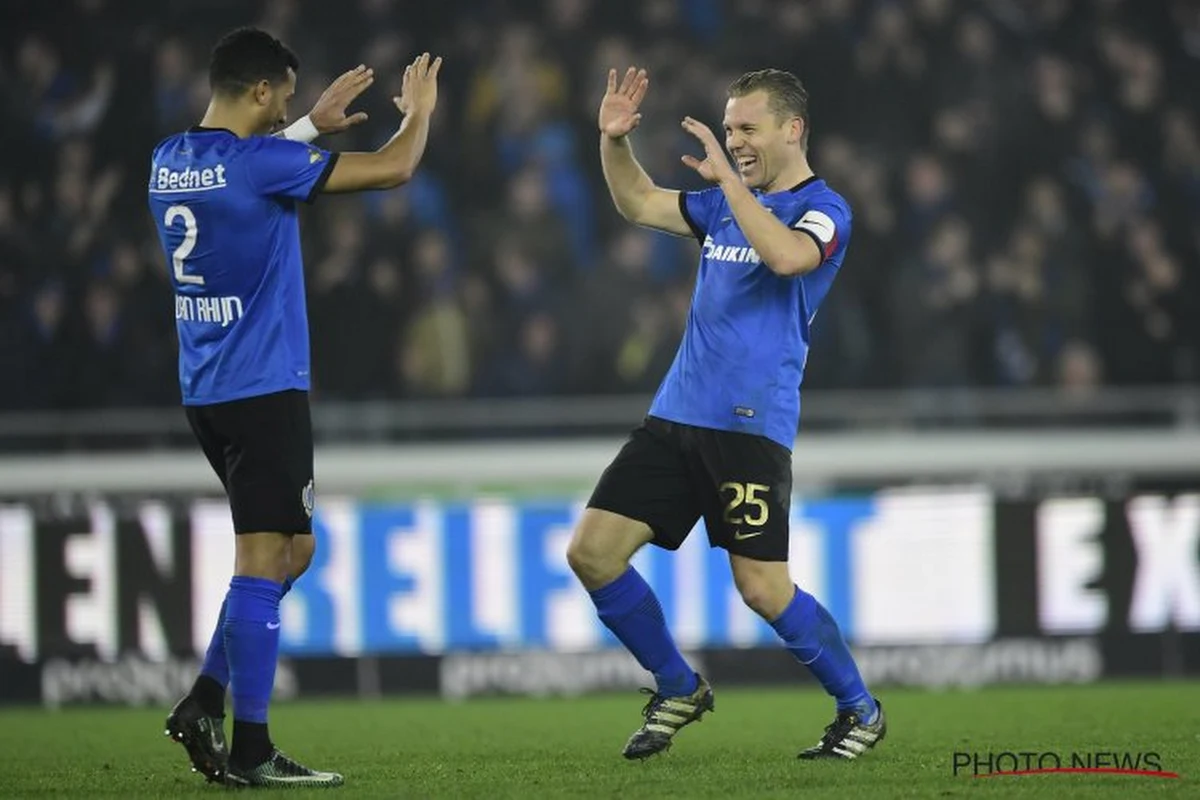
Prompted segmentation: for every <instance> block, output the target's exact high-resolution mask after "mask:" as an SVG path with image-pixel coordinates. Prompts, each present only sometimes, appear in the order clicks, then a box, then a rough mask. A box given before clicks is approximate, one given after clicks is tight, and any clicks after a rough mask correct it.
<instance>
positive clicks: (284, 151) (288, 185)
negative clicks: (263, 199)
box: [244, 136, 337, 203]
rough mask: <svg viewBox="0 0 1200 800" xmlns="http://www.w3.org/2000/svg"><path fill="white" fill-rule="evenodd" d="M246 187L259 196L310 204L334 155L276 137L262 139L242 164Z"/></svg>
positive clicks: (318, 148)
mask: <svg viewBox="0 0 1200 800" xmlns="http://www.w3.org/2000/svg"><path fill="white" fill-rule="evenodd" d="M244 163H245V166H246V175H247V177H248V178H249V181H250V185H251V186H252V187H253V188H254V190H255V191H257V192H258V193H259V194H262V195H268V196H271V197H287V198H290V199H292V200H303V201H304V202H306V203H311V202H312V201H313V200H314V199H316V196H317V194H318V193H319V192H320V191H321V187H323V186H324V185H325V181H327V180H329V174H330V173H331V172H333V165H334V164H336V163H337V153H331V152H329V151H328V150H322V149H321V148H320V147H316V146H315V145H311V144H304V143H302V142H293V141H290V140H288V139H283V138H280V137H277V136H264V137H261V138H260V139H259V140H258V142H257V147H255V148H254V149H253V150H251V151H250V152H249V153H247V154H246V159H245V161H244Z"/></svg>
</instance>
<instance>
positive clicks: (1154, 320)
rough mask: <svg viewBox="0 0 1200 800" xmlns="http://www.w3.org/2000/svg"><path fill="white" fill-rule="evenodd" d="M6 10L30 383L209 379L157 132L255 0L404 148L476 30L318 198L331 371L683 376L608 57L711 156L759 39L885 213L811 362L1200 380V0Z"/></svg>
mask: <svg viewBox="0 0 1200 800" xmlns="http://www.w3.org/2000/svg"><path fill="white" fill-rule="evenodd" d="M4 5H5V7H4V9H3V10H2V11H0V19H2V20H3V24H0V42H2V43H3V47H2V49H0V54H2V60H0V98H2V100H3V103H2V106H0V107H2V109H3V110H2V114H3V118H2V119H0V144H2V146H0V159H2V161H0V163H2V164H3V169H0V345H2V346H0V375H3V376H4V377H3V389H2V390H0V406H2V407H5V408H85V407H113V406H145V405H161V404H170V403H174V402H177V401H178V386H177V382H176V367H175V344H174V340H173V336H174V319H173V309H174V305H173V301H172V298H171V290H170V284H169V283H168V281H167V278H166V276H167V269H166V267H165V265H164V257H163V254H162V253H161V252H160V251H159V249H158V244H157V240H156V239H155V236H154V229H153V224H152V220H150V218H149V214H148V211H147V207H146V201H145V187H146V180H147V176H148V174H149V154H150V151H151V149H152V148H153V146H154V144H155V143H156V142H157V141H158V140H159V139H160V138H162V137H163V136H166V135H168V134H170V133H173V132H176V131H179V130H181V129H184V128H186V127H188V126H189V125H192V124H195V123H196V122H197V121H198V120H199V119H200V117H201V116H202V114H203V111H204V106H205V103H206V100H207V94H208V87H207V72H206V69H207V58H208V51H209V49H210V48H211V46H212V44H213V43H214V42H215V40H216V39H217V38H218V36H219V35H220V34H221V33H222V32H224V30H226V29H228V28H230V27H233V26H236V25H240V24H258V25H261V26H263V27H266V28H268V29H269V30H271V31H272V32H273V33H275V34H276V35H278V36H280V37H281V38H283V39H284V40H285V41H286V42H287V43H288V44H289V45H290V46H291V47H292V48H293V49H294V50H295V51H296V52H297V54H298V55H299V57H300V60H301V68H300V72H299V88H298V94H297V97H296V99H295V101H294V103H293V107H292V112H293V115H299V114H302V113H304V111H306V110H307V109H308V108H309V107H310V106H311V104H312V102H313V101H314V100H315V98H316V96H317V95H318V94H319V93H320V91H321V90H322V89H323V88H324V87H325V86H326V85H327V84H328V82H329V81H330V80H331V79H332V78H333V77H334V76H336V75H337V74H338V73H340V72H341V71H343V70H345V69H347V68H349V67H351V66H354V65H356V64H358V63H360V62H363V63H366V64H369V65H370V66H372V67H374V69H375V70H376V74H377V75H378V76H379V79H378V80H377V82H376V86H375V87H373V88H372V89H371V90H370V91H369V93H368V94H367V95H366V96H364V97H363V98H362V100H361V102H360V103H359V104H358V106H357V107H358V108H360V109H362V110H365V111H367V112H368V113H369V114H370V120H369V121H368V122H367V123H365V124H363V125H361V126H359V127H358V128H356V129H354V130H353V131H351V132H349V133H346V134H342V135H339V136H338V137H331V138H328V139H325V140H322V142H321V143H322V144H323V145H325V146H327V147H330V148H331V149H336V150H349V149H373V148H374V147H376V146H378V145H379V144H381V143H382V142H383V141H384V140H386V138H387V137H388V136H389V135H390V134H391V133H392V132H393V131H394V129H395V126H396V124H397V121H398V117H397V114H396V112H395V110H394V109H393V108H392V106H391V104H390V102H389V99H388V98H389V97H390V95H391V94H392V93H394V92H396V91H397V90H398V86H399V75H400V72H401V70H402V68H403V65H404V64H405V63H406V62H407V61H408V60H410V59H411V58H412V57H413V54H414V53H415V52H419V51H420V50H425V49H428V50H431V51H433V52H435V53H438V54H441V55H443V56H444V57H445V59H446V63H445V66H444V68H443V70H442V76H443V79H442V90H441V98H440V102H439V107H438V111H437V114H436V120H435V124H434V128H433V132H432V135H431V139H430V145H429V148H428V151H427V156H426V158H425V160H424V162H423V165H422V167H421V169H420V171H419V174H418V176H417V178H416V179H415V180H414V182H413V183H411V184H410V185H409V186H407V187H406V188H403V189H401V190H398V191H393V192H388V193H378V194H370V195H359V196H349V197H325V198H322V199H320V200H319V201H318V202H317V203H316V204H315V205H314V206H313V207H311V208H306V209H305V210H304V211H303V212H302V214H303V216H302V223H301V224H302V230H303V236H304V252H305V263H306V270H307V280H308V294H309V311H310V319H311V323H312V344H313V361H314V366H313V375H314V392H315V394H316V395H318V396H320V397H321V398H325V399H378V398H405V397H461V396H468V397H470V396H476V397H497V396H513V395H539V396H545V395H571V394H580V395H594V394H604V393H631V392H646V391H650V390H652V389H653V388H654V387H655V386H656V385H657V383H658V381H659V379H660V378H661V376H662V374H663V372H664V370H665V369H666V368H667V366H668V365H669V364H670V361H671V359H672V357H673V355H674V350H675V347H676V345H677V342H678V337H679V334H680V331H681V329H682V325H683V321H684V319H685V317H686V314H687V309H688V304H689V300H690V296H691V291H692V283H693V278H694V269H695V262H696V258H697V254H698V247H697V245H696V243H695V242H694V241H691V240H687V239H680V238H673V237H669V236H665V235H660V234H653V233H649V232H646V231H642V230H640V229H636V228H634V227H633V226H631V225H628V224H626V223H624V222H623V221H622V220H621V219H620V218H619V216H618V215H617V214H616V212H615V210H614V209H613V208H612V204H611V202H610V200H609V198H608V195H607V192H606V190H605V187H604V183H603V179H602V177H601V175H600V170H599V163H598V155H597V132H596V126H595V114H596V107H597V104H598V102H599V99H600V96H601V94H602V92H603V86H604V80H605V73H606V70H607V69H608V67H610V66H614V67H619V68H623V67H624V66H626V65H629V64H637V65H645V66H646V67H647V68H648V69H649V70H650V75H651V87H650V93H649V95H648V97H647V99H646V101H645V104H644V109H643V111H644V118H643V122H642V125H641V127H640V129H639V130H638V132H637V133H636V134H635V139H634V146H635V148H636V152H637V153H638V155H639V157H640V158H641V160H642V162H643V164H644V165H645V166H646V168H647V170H648V171H649V173H650V174H651V175H652V176H653V177H654V178H655V179H656V181H657V182H658V183H659V184H660V185H665V186H674V187H682V188H699V186H700V184H699V183H698V178H697V177H696V176H695V175H694V174H693V173H691V172H690V170H687V169H686V168H685V167H683V166H682V165H681V164H680V162H679V156H680V155H681V154H683V153H688V152H696V151H697V145H696V143H695V142H694V141H693V140H690V138H689V137H687V136H686V134H684V133H683V132H682V131H681V130H680V127H679V120H680V119H681V118H682V117H683V116H684V115H685V114H691V115H693V116H696V117H698V118H700V119H702V120H705V121H706V122H708V123H709V124H711V125H712V126H713V127H714V129H718V130H719V126H720V122H721V115H722V109H723V104H724V99H725V89H726V87H727V85H728V84H729V82H730V81H731V80H732V79H733V78H734V77H736V76H737V75H738V74H739V73H741V72H743V71H745V70H748V69H755V68H760V67H764V66H778V67H783V68H787V69H791V70H793V71H794V72H796V73H797V74H798V75H799V76H800V77H801V79H802V80H803V81H804V82H805V84H806V85H807V87H808V89H809V91H810V94H811V103H810V110H811V116H812V139H811V147H810V152H809V157H810V160H811V162H812V164H813V166H814V168H815V169H816V171H817V172H818V174H820V175H821V176H822V177H824V178H825V179H826V180H828V181H829V183H830V184H831V185H832V186H833V187H834V188H835V189H837V190H839V191H841V192H842V193H843V194H844V195H845V196H846V197H847V198H848V199H849V201H850V203H851V205H852V207H853V209H854V213H855V222H854V233H853V236H852V239H851V243H850V248H849V251H848V255H847V258H846V261H845V265H844V267H843V269H842V274H841V276H840V277H839V279H838V281H837V282H836V283H835V285H834V289H833V291H832V293H831V294H830V296H829V299H828V300H827V301H826V303H825V306H824V307H823V309H822V311H821V313H820V314H819V315H818V317H817V320H816V324H815V330H814V333H813V337H814V348H813V354H812V357H811V358H810V360H809V373H808V376H807V382H806V385H808V386H810V387H815V388H873V387H962V386H1054V385H1057V386H1066V387H1071V388H1074V389H1078V390H1087V389H1089V388H1091V387H1096V386H1103V385H1110V384H1112V385H1116V384H1122V385H1125V384H1166V383H1172V382H1193V381H1197V380H1198V379H1200V225H1198V224H1197V221H1198V212H1200V93H1198V92H1197V91H1196V87H1200V5H1198V4H1196V3H1193V2H1188V1H1187V0H1176V1H1170V0H1080V1H1079V2H1072V1H1071V0H992V1H989V0H904V1H903V2H901V1H900V0H890V1H883V0H529V1H528V2H517V1H513V2H503V1H502V0H474V1H473V2H467V0H461V1H460V0H451V2H446V3H439V4H428V3H420V4H417V3H402V2H398V1H396V0H343V2H339V3H323V2H317V0H263V1H255V2H251V1H250V0H207V1H206V2H199V0H158V1H157V2H153V3H151V2H147V0H72V2H68V0H62V2H56V3H42V2H30V1H29V0H9V1H8V2H6V3H5V4H4Z"/></svg>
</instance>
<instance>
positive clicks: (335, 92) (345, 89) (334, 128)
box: [308, 64, 375, 134]
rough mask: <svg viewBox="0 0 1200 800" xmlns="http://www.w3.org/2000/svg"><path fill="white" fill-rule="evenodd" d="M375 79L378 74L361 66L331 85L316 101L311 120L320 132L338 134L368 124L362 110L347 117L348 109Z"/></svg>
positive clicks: (345, 73) (344, 74)
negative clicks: (364, 123)
mask: <svg viewBox="0 0 1200 800" xmlns="http://www.w3.org/2000/svg"><path fill="white" fill-rule="evenodd" d="M374 80H375V72H374V71H373V70H372V69H371V68H370V67H367V66H366V65H364V64H359V65H358V66H357V67H355V68H354V69H352V70H347V71H346V72H344V73H342V75H341V76H340V77H339V78H338V79H337V80H335V81H334V82H333V83H331V84H329V88H327V89H326V90H325V91H324V92H322V93H321V96H320V97H319V98H318V99H317V102H316V105H314V106H313V107H312V111H310V112H308V118H309V119H310V120H312V124H313V127H315V128H316V129H317V131H318V132H319V133H322V134H325V133H339V132H341V131H344V130H346V129H347V128H350V127H353V126H355V125H357V124H358V123H360V122H366V121H367V115H366V113H365V112H362V111H359V112H357V113H355V114H351V115H350V116H346V107H347V106H349V105H350V104H351V103H353V102H354V100H355V99H356V98H357V97H358V96H359V95H360V94H362V93H363V92H365V91H366V90H367V87H368V86H370V85H371V84H372V83H373V82H374Z"/></svg>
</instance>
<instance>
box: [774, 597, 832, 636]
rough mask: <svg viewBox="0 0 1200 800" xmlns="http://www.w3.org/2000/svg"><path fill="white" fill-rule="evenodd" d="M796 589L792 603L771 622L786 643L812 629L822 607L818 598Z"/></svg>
mask: <svg viewBox="0 0 1200 800" xmlns="http://www.w3.org/2000/svg"><path fill="white" fill-rule="evenodd" d="M795 588H796V593H795V594H794V595H792V602H790V603H788V605H787V608H785V609H784V610H783V613H782V614H780V615H779V616H778V617H777V618H776V619H775V620H774V621H772V622H771V627H772V628H774V629H775V632H776V633H777V634H779V638H781V639H783V640H784V641H785V642H787V641H791V640H793V639H795V638H797V637H799V636H802V635H803V634H804V632H805V630H807V629H808V628H809V627H811V625H812V620H813V617H814V614H815V612H816V610H817V608H818V607H819V605H820V604H819V603H817V598H815V597H813V596H812V595H811V594H809V593H808V592H806V591H804V590H803V589H801V588H800V587H799V586H797V587H795Z"/></svg>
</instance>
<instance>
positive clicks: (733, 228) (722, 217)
mask: <svg viewBox="0 0 1200 800" xmlns="http://www.w3.org/2000/svg"><path fill="white" fill-rule="evenodd" d="M757 196H758V200H759V202H760V203H762V204H763V205H764V206H765V207H766V208H767V209H769V210H770V211H771V213H773V214H774V215H775V216H776V218H778V219H779V220H780V221H781V222H783V223H784V224H785V225H787V226H788V227H791V228H794V229H796V230H798V231H800V232H802V233H804V234H806V235H808V236H811V237H812V239H813V241H814V242H816V244H817V246H818V247H819V248H820V250H821V254H822V256H823V261H822V262H821V265H820V266H818V267H817V268H816V269H814V270H813V271H811V272H809V273H807V274H805V275H803V276H800V277H797V278H785V277H780V276H779V275H776V274H775V273H773V272H771V270H770V269H768V268H767V266H766V265H765V264H763V263H762V261H761V259H760V258H759V256H758V253H756V252H755V251H754V248H752V247H751V246H750V243H749V242H748V241H747V240H746V236H745V234H743V233H742V231H741V228H740V227H739V226H738V223H737V221H736V220H735V219H734V218H733V212H732V211H731V210H730V208H729V203H728V202H727V201H726V199H725V194H724V192H722V191H721V190H720V189H717V188H713V189H707V190H705V191H701V192H681V193H680V195H679V210H680V211H681V212H682V213H683V218H684V220H686V221H687V224H688V227H690V228H691V229H692V232H693V233H694V234H695V236H696V238H697V239H699V240H700V241H701V242H702V244H703V248H704V252H703V254H702V255H701V257H700V272H699V275H698V276H697V278H696V290H695V292H694V294H693V295H692V307H691V310H690V311H689V312H688V318H687V328H686V329H685V331H684V334H683V341H682V342H681V343H680V345H679V351H678V352H677V353H676V354H675V361H674V363H673V364H671V369H670V370H669V371H668V372H667V376H666V378H664V379H663V382H662V385H661V386H660V387H659V389H658V394H657V395H656V396H655V398H654V403H653V404H652V405H651V407H650V414H651V415H652V416H656V417H661V418H663V419H667V420H671V421H673V422H681V423H684V424H687V425H696V426H699V427H703V428H715V429H717V430H725V431H736V432H738V433H748V434H753V435H757V436H765V437H767V438H768V439H770V440H772V441H774V442H778V443H779V444H781V445H783V446H784V447H786V448H788V449H789V450H790V449H791V448H792V446H793V444H795V441H796V432H797V429H798V427H799V424H800V382H801V380H802V379H803V377H804V365H805V362H806V361H807V360H808V337H809V326H810V325H811V324H812V321H813V317H814V316H815V315H816V313H817V308H818V307H819V306H820V305H821V301H822V300H824V299H825V295H826V294H827V293H828V292H829V287H830V285H831V284H832V283H833V278H834V276H835V275H836V274H837V271H838V268H839V267H840V266H841V264H842V259H843V258H844V257H845V255H846V245H847V243H848V242H849V240H850V222H851V214H850V207H849V206H848V205H847V204H846V201H845V200H843V199H842V197H841V195H839V194H838V193H837V192H835V191H833V190H832V189H830V188H829V187H828V186H827V185H826V184H825V181H823V180H821V179H819V178H816V177H813V178H810V179H808V180H806V181H804V182H803V183H801V184H800V185H799V186H796V187H795V188H793V189H790V190H787V191H782V192H773V193H771V194H761V193H758V195H757Z"/></svg>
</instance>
